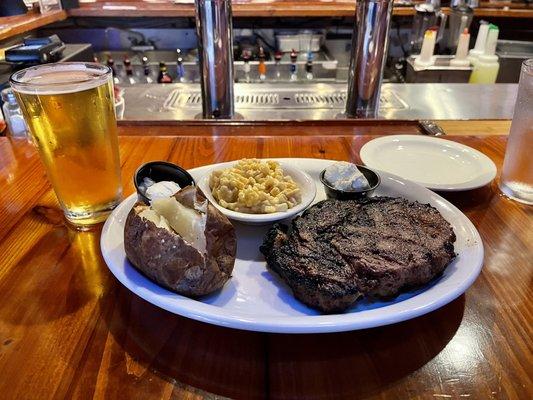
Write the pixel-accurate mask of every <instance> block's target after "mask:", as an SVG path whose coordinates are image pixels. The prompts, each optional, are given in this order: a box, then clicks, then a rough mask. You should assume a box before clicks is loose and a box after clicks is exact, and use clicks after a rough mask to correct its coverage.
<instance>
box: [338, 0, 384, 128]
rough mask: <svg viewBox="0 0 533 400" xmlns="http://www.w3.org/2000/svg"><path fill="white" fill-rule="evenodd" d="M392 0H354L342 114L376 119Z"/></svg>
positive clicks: (350, 116)
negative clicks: (344, 112) (346, 83)
mask: <svg viewBox="0 0 533 400" xmlns="http://www.w3.org/2000/svg"><path fill="white" fill-rule="evenodd" d="M392 2H393V0H357V1H356V4H357V10H356V14H355V24H354V30H353V35H352V54H351V57H350V69H349V74H348V96H347V99H346V116H347V117H348V118H377V116H378V110H379V92H380V89H381V81H382V79H383V67H384V64H385V58H386V57H387V47H388V43H389V26H390V20H391V14H392Z"/></svg>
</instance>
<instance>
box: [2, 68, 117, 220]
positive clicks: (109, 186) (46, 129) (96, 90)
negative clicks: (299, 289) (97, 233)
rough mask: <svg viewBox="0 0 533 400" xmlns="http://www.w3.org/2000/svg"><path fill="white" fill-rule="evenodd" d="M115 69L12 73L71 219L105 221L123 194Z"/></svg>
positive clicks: (41, 69)
mask: <svg viewBox="0 0 533 400" xmlns="http://www.w3.org/2000/svg"><path fill="white" fill-rule="evenodd" d="M112 79H113V78H112V73H111V69H110V68H108V67H105V66H101V65H98V64H91V63H62V64H48V65H42V66H37V67H31V68H28V69H25V70H22V71H20V72H17V73H15V74H13V75H12V77H11V86H12V87H13V90H14V91H15V94H16V96H17V98H18V101H19V104H20V106H21V109H22V112H23V114H24V119H25V120H26V122H27V124H28V126H29V129H30V132H31V134H32V138H33V140H34V142H35V144H36V145H37V147H38V149H39V153H40V155H41V159H42V161H43V163H44V165H45V167H46V171H47V174H48V178H49V180H50V182H51V183H52V186H53V188H54V190H55V192H56V195H57V197H58V199H59V202H60V203H61V205H62V207H63V210H64V212H65V216H66V218H67V220H68V221H69V222H71V223H72V224H74V225H76V226H78V227H81V228H83V227H87V226H90V225H93V224H96V223H98V222H101V221H103V220H105V218H106V217H107V215H108V214H109V212H110V211H111V210H112V209H113V208H114V207H115V206H116V205H117V204H118V203H119V201H120V199H121V196H122V187H121V180H120V161H119V153H118V140H117V128H116V119H115V109H114V97H113V83H112Z"/></svg>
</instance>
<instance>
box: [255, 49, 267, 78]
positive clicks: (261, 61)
mask: <svg viewBox="0 0 533 400" xmlns="http://www.w3.org/2000/svg"><path fill="white" fill-rule="evenodd" d="M265 58H266V57H265V50H264V49H263V47H262V46H261V47H259V65H258V66H257V72H259V79H260V80H261V81H264V80H266V72H267V67H266V64H265Z"/></svg>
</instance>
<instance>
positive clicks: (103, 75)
mask: <svg viewBox="0 0 533 400" xmlns="http://www.w3.org/2000/svg"><path fill="white" fill-rule="evenodd" d="M109 79H111V70H110V68H109V67H105V66H102V65H99V64H94V63H58V64H45V65H39V66H36V67H30V68H27V69H24V70H22V71H19V72H16V73H14V74H13V75H12V76H11V80H10V82H11V86H12V87H13V89H14V90H15V91H17V92H20V93H26V94H39V95H43V94H44V95H47V94H65V93H75V92H81V91H84V90H88V89H93V88H95V87H98V86H100V85H102V84H104V83H107V82H108V80H109Z"/></svg>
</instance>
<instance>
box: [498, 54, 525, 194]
mask: <svg viewBox="0 0 533 400" xmlns="http://www.w3.org/2000/svg"><path fill="white" fill-rule="evenodd" d="M531 151H533V58H532V59H529V60H526V61H524V63H523V64H522V71H521V73H520V82H519V84H518V96H517V98H516V104H515V109H514V114H513V122H512V123H511V132H510V134H509V138H508V139H507V149H506V150H505V160H504V162H503V169H502V176H501V180H500V189H501V191H502V192H503V193H504V194H505V195H506V196H508V197H510V198H511V199H514V200H516V201H519V202H522V203H525V204H533V161H532V160H531Z"/></svg>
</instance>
